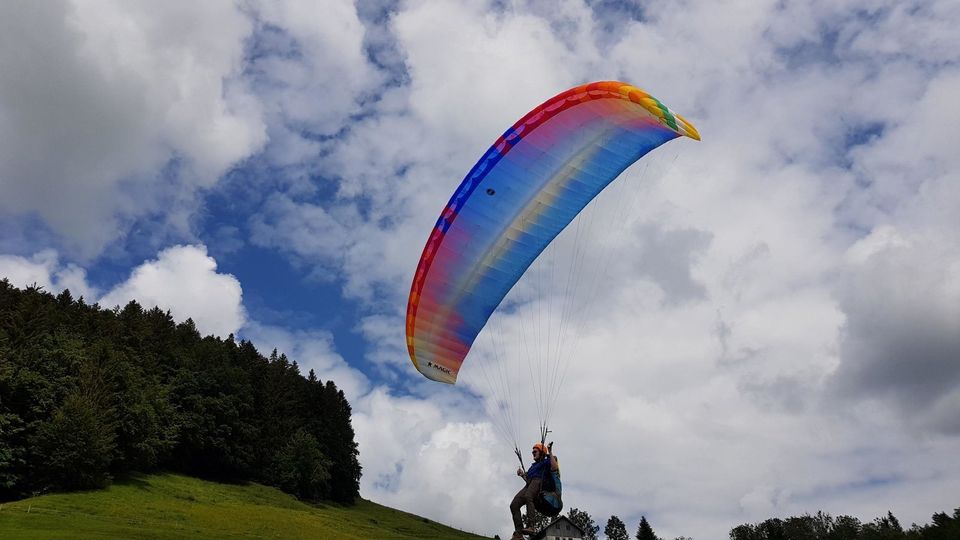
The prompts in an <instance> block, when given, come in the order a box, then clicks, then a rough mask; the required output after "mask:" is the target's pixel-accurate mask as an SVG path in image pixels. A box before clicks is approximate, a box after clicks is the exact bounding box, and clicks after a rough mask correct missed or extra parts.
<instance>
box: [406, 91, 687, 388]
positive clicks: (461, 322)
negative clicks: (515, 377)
mask: <svg viewBox="0 0 960 540" xmlns="http://www.w3.org/2000/svg"><path fill="white" fill-rule="evenodd" d="M680 136H687V137H690V138H692V139H696V140H700V134H699V133H697V130H696V129H695V128H694V127H693V125H691V124H690V123H689V122H687V121H686V120H684V119H683V118H682V117H681V116H680V115H678V114H675V113H674V112H672V111H671V110H670V109H668V108H667V107H666V106H665V105H664V104H662V103H660V101H659V100H657V99H656V98H654V97H653V96H651V95H649V94H647V93H646V92H644V91H643V90H640V89H639V88H636V87H634V86H631V85H629V84H626V83H622V82H616V81H606V82H595V83H590V84H585V85H583V86H577V87H575V88H571V89H570V90H567V91H566V92H563V93H561V94H559V95H557V96H555V97H553V98H551V99H549V100H547V101H546V102H545V103H543V104H542V105H540V106H539V107H537V108H535V109H533V110H532V111H530V112H529V113H527V114H526V115H525V116H524V117H523V118H521V119H520V120H519V121H518V122H517V123H515V124H514V125H513V126H511V127H510V129H508V130H507V131H506V132H505V133H504V134H503V135H502V136H501V137H500V138H499V139H497V140H496V142H494V143H493V146H491V147H490V149H489V150H487V152H486V153H484V155H483V156H482V157H481V158H480V160H479V161H478V162H477V164H476V165H474V166H473V168H472V169H471V170H470V172H469V173H467V175H466V177H465V178H464V179H463V182H462V183H461V184H460V187H458V188H457V190H456V191H455V192H454V194H453V196H452V197H451V198H450V202H448V203H447V205H446V207H444V209H443V212H442V213H441V214H440V218H439V219H438V220H437V223H436V225H435V226H434V228H433V230H432V231H431V233H430V237H429V239H428V240H427V244H426V246H425V247H424V248H423V255H422V256H421V258H420V263H419V265H418V266H417V271H416V274H415V275H414V278H413V285H412V287H411V290H410V300H409V303H408V305H407V324H406V330H407V349H408V351H409V353H410V359H411V360H412V361H413V364H414V365H415V366H416V367H417V369H418V370H419V371H420V373H422V374H424V375H425V376H426V377H428V378H430V379H433V380H435V381H440V382H445V383H454V382H456V380H457V374H458V373H459V371H460V367H461V365H462V364H463V360H464V358H466V356H467V353H468V352H469V351H470V347H471V346H472V345H473V342H474V340H475V339H476V338H477V335H478V334H479V333H480V331H481V330H482V329H483V326H484V325H485V324H486V322H487V320H488V319H489V318H490V315H491V314H492V313H493V311H494V310H495V309H496V308H497V306H498V305H499V304H500V302H501V301H502V300H503V298H504V296H506V294H507V293H508V292H509V291H510V289H511V288H512V287H513V285H514V284H515V283H516V282H517V281H518V280H519V279H520V277H521V276H522V275H523V273H524V272H525V271H526V270H527V268H528V267H529V266H530V265H531V264H532V263H533V261H534V260H535V259H536V258H537V256H538V255H539V254H540V253H541V252H542V251H543V250H544V249H545V248H546V247H547V245H548V244H549V243H550V242H551V241H552V240H553V239H554V238H555V237H556V236H557V235H558V234H559V233H560V232H561V231H562V230H563V229H564V228H565V227H566V226H567V225H568V224H569V223H570V222H571V221H572V220H573V219H574V218H575V217H576V216H577V214H578V213H579V212H580V211H581V210H583V208H584V207H585V206H586V205H587V204H588V203H589V202H590V201H591V200H593V198H594V197H596V196H597V194H599V193H600V192H601V191H602V190H603V189H604V188H605V187H606V186H607V185H608V184H610V182H612V181H613V180H614V179H615V178H616V177H617V176H619V175H620V173H621V172H623V170H624V169H626V168H627V167H629V166H630V165H631V164H633V163H634V162H635V161H637V160H638V159H640V158H641V157H643V156H644V155H645V154H647V153H648V152H650V151H651V150H653V149H654V148H656V147H658V146H660V145H661V144H663V143H665V142H667V141H669V140H672V139H675V138H677V137H680Z"/></svg>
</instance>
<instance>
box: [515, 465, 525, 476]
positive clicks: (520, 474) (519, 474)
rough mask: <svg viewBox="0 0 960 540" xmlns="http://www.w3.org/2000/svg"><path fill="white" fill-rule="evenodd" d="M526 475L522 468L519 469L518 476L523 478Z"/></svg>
mask: <svg viewBox="0 0 960 540" xmlns="http://www.w3.org/2000/svg"><path fill="white" fill-rule="evenodd" d="M525 474H526V473H525V472H524V471H523V469H522V468H521V467H517V476H523V475H525Z"/></svg>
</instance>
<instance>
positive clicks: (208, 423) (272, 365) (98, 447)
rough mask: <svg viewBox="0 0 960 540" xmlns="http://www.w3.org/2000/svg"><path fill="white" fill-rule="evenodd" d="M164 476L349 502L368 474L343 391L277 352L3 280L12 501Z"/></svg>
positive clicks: (1, 338) (4, 447)
mask: <svg viewBox="0 0 960 540" xmlns="http://www.w3.org/2000/svg"><path fill="white" fill-rule="evenodd" d="M155 470H166V471H173V472H182V473H185V474H190V475H195V476H201V477H205V478H210V479H215V480H221V481H248V480H249V481H257V482H261V483H264V484H267V485H272V486H276V487H279V488H280V489H282V490H284V491H286V492H288V493H291V494H294V495H296V496H297V497H300V498H303V499H309V500H331V501H335V502H339V503H345V504H350V503H352V502H353V501H354V499H355V498H356V497H357V496H358V491H359V482H360V474H361V469H360V463H359V461H358V450H357V444H356V442H355V440H354V431H353V427H352V425H351V409H350V404H349V403H348V402H347V399H346V398H345V396H344V394H343V391H342V390H339V389H338V388H337V386H336V384H334V382H333V381H326V382H324V381H321V380H319V379H318V378H317V377H316V375H315V374H314V373H313V371H312V370H311V371H310V372H309V373H308V374H307V376H303V374H301V372H300V368H299V367H298V365H297V362H296V361H291V360H289V359H288V358H287V357H286V356H285V355H283V354H280V355H278V354H277V351H276V350H274V351H273V353H272V354H271V355H270V356H269V357H265V356H264V355H262V354H260V352H258V351H257V349H256V348H255V347H254V346H253V345H252V344H251V343H250V342H249V341H244V340H241V341H239V342H238V341H237V340H236V339H235V338H234V336H233V335H231V336H229V337H227V338H226V339H221V338H218V337H213V336H205V337H204V336H201V335H200V333H199V332H198V331H197V328H196V326H195V325H194V323H193V321H192V320H190V319H188V320H186V321H185V322H182V323H179V324H177V323H176V322H175V321H174V320H173V318H172V317H171V316H170V313H169V312H165V311H162V310H160V309H158V308H153V309H150V310H145V309H143V308H142V307H141V306H140V305H139V304H137V303H136V302H130V303H129V304H127V305H126V306H124V307H123V308H122V309H120V308H114V309H104V308H102V307H100V306H99V305H96V304H94V305H88V304H86V303H84V301H83V298H80V299H77V300H75V299H74V298H73V297H72V296H71V294H70V292H69V291H64V292H62V293H60V294H59V295H57V296H54V295H52V294H50V293H48V292H45V291H43V290H42V289H41V288H39V287H29V288H27V289H24V290H21V289H17V288H15V287H13V286H12V285H11V284H10V283H9V282H8V281H7V280H6V279H3V280H0V501H6V500H14V499H19V498H23V497H25V496H31V495H36V494H40V493H44V492H48V491H70V490H80V489H91V488H100V487H104V486H106V485H107V484H109V482H110V481H111V480H112V479H113V478H114V477H115V476H117V475H123V474H127V473H129V472H133V471H140V472H149V471H155Z"/></svg>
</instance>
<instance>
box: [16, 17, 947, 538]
mask: <svg viewBox="0 0 960 540" xmlns="http://www.w3.org/2000/svg"><path fill="white" fill-rule="evenodd" d="M957 27H960V4H958V3H957V2H956V1H954V0H928V1H924V2H911V1H903V0H897V1H892V0H891V1H886V0H869V1H867V0H862V1H861V0H850V1H835V0H831V1H809V0H805V1H796V2H794V1H789V0H778V1H767V0H724V1H719V2H717V1H694V0H679V1H678V0H673V1H670V2H667V1H664V0H651V1H644V2H617V1H586V0H556V1H553V0H551V1H542V0H529V1H524V0H513V1H485V0H476V1H462V2H450V1H439V0H437V1H432V0H411V1H393V0H379V1H377V0H371V1H362V2H357V3H356V4H353V3H350V2H347V1H345V0H344V1H335V0H328V1H323V2H306V1H292V0H277V1H263V2H261V1H257V0H244V1H237V2H227V1H209V2H201V3H197V2H186V1H172V2H162V3H158V2H147V1H127V0H122V1H121V0H86V1H68V0H48V1H45V2H33V1H28V0H14V1H9V2H3V3H0V73H3V76H2V77H0V194H2V196H0V276H5V277H6V278H7V279H9V280H10V281H11V282H12V283H13V284H15V285H18V286H27V285H30V284H34V283H35V284H38V285H41V286H43V287H44V288H45V289H46V290H49V291H52V292H57V291H60V290H63V289H66V288H69V289H70V290H71V292H72V293H73V294H74V296H80V295H82V296H83V297H84V299H85V300H86V301H88V302H91V303H92V302H99V303H100V304H101V305H103V306H114V305H123V304H125V303H126V302H128V301H130V300H132V299H135V300H137V301H138V302H140V303H141V304H144V305H146V306H152V305H157V306H160V307H161V308H163V309H167V310H169V311H170V312H171V313H172V315H173V316H174V317H175V318H176V319H177V320H183V319H186V318H187V317H191V318H193V320H194V321H195V322H196V325H197V327H198V329H200V330H201V331H202V332H204V333H210V334H215V335H219V336H226V335H228V334H230V333H234V334H236V335H238V336H240V337H242V338H244V339H248V340H251V341H252V342H253V343H254V344H255V345H256V346H257V347H258V348H259V349H260V350H261V352H266V353H268V352H269V351H270V350H272V349H274V348H277V349H278V350H280V351H281V352H285V353H286V354H287V355H288V356H289V357H291V358H292V359H295V360H297V362H298V363H299V365H300V366H301V368H302V369H303V370H304V372H306V370H308V369H313V370H315V371H316V372H317V374H318V376H320V377H321V378H322V379H324V380H327V379H332V380H334V381H335V382H336V384H337V385H338V386H339V387H341V388H343V389H344V391H345V392H346V394H347V396H348V398H349V400H350V402H351V404H352V406H353V411H354V416H353V424H354V428H355V429H356V432H357V441H358V443H359V449H360V461H361V464H362V466H363V478H362V480H361V488H360V492H361V495H362V496H364V497H366V498H369V499H372V500H374V501H376V502H379V503H382V504H386V505H389V506H393V507H396V508H400V509H403V510H406V511H410V512H414V513H416V514H419V515H423V516H426V517H429V518H431V519H435V520H438V521H442V522H444V523H448V524H450V525H453V526H455V527H459V528H462V529H466V530H470V531H475V532H480V533H485V534H493V533H499V534H501V535H504V534H505V533H507V534H509V529H510V521H509V515H508V510H507V506H508V504H509V501H510V499H511V498H512V496H513V494H514V493H515V492H516V490H517V489H519V487H520V485H521V484H520V481H519V480H518V479H517V478H516V476H514V470H515V468H516V465H517V464H516V458H515V456H514V455H513V453H512V445H511V444H506V443H505V442H504V440H503V439H502V438H501V437H498V433H499V432H498V427H497V422H496V418H495V417H494V416H495V415H491V414H488V412H487V411H488V410H489V404H490V403H491V401H490V397H491V390H492V389H491V388H489V387H485V386H484V385H482V384H480V382H479V377H478V376H477V375H476V371H474V373H473V376H472V377H471V376H470V375H471V374H470V372H469V371H468V368H469V365H470V362H471V361H473V360H474V358H470V359H468V361H467V364H465V368H464V371H463V372H462V374H461V379H462V381H461V384H458V385H457V386H455V387H449V386H445V385H439V384H436V383H432V382H430V381H428V380H426V379H425V378H423V377H422V376H421V375H420V374H419V373H417V372H416V370H415V369H414V368H413V366H412V365H411V363H410V361H409V358H408V356H407V352H406V346H405V338H404V317H405V311H406V302H407V295H408V293H409V288H410V281H411V278H412V276H413V272H414V270H415V269H416V265H417V261H418V260H419V257H420V254H421V251H422V249H423V245H424V242H425V241H426V238H427V236H428V234H429V231H430V228H431V227H432V225H433V223H434V221H435V220H436V218H437V215H438V214H439V213H440V210H441V209H442V208H443V206H444V204H445V203H446V201H447V199H448V198H449V196H450V194H451V193H452V192H453V190H454V189H455V187H456V186H457V185H458V184H459V182H460V180H461V179H462V178H463V176H464V174H465V173H466V172H467V171H468V170H469V169H470V167H471V166H472V165H473V163H474V162H475V161H476V160H477V159H478V158H479V157H480V156H481V155H482V154H483V152H484V151H485V150H486V149H487V147H488V146H489V145H490V144H491V143H492V142H493V141H494V140H495V139H496V138H497V137H498V136H499V135H500V134H501V133H502V132H503V131H504V130H505V129H506V128H507V127H508V126H510V125H511V124H512V123H513V122H515V121H516V120H517V119H518V118H520V117H521V116H522V115H523V114H525V113H526V112H527V111H528V110H530V109H532V108H533V107H535V106H536V105H538V104H540V103H541V102H543V101H545V100H546V99H548V98H550V97H551V96H553V95H555V94H557V93H559V92H561V91H563V90H566V89H567V88H570V87H572V86H575V85H578V84H583V83H586V82H590V81H596V80H621V81H626V82H629V83H631V84H633V85H636V86H639V87H641V88H643V89H645V90H646V91H648V92H650V93H651V94H653V95H655V96H656V97H657V98H659V99H660V100H661V101H663V102H664V103H666V104H667V105H668V106H669V107H670V108H671V109H672V110H674V111H676V112H679V113H680V114H682V115H683V116H684V117H685V118H687V119H688V120H690V121H691V122H692V123H693V124H694V125H695V126H696V127H697V128H698V130H699V131H700V133H701V135H702V138H703V140H702V141H701V142H695V141H692V140H689V139H684V140H677V141H674V142H671V143H668V144H667V145H665V146H664V147H663V148H661V149H658V150H657V151H655V152H654V153H651V154H650V155H649V156H647V157H646V158H644V159H643V160H641V162H639V163H638V164H637V165H636V166H634V167H633V168H631V169H629V170H628V171H627V172H626V173H624V175H623V176H624V177H623V178H621V179H620V180H618V182H620V184H619V186H620V187H619V189H620V191H619V192H617V193H614V194H610V195H609V196H607V195H604V196H601V198H600V199H598V201H597V203H596V205H594V208H592V209H591V210H590V211H591V212H593V213H594V214H596V215H599V216H604V215H608V214H610V212H609V210H610V209H611V208H614V207H615V206H616V204H617V203H618V202H619V201H622V200H630V201H631V203H630V204H629V205H628V206H627V207H626V209H625V210H624V214H622V215H623V216H624V218H623V220H622V221H619V222H617V226H615V227H612V228H609V227H608V228H602V227H601V228H598V230H596V231H593V232H592V236H590V237H589V238H591V240H590V241H585V245H588V246H590V250H591V251H589V253H588V260H589V262H590V266H591V268H595V269H596V268H602V269H603V272H602V273H598V272H594V273H593V274H590V275H593V276H594V279H596V280H598V281H599V282H600V283H601V286H600V287H598V288H596V289H591V288H590V286H589V285H588V286H585V287H586V288H583V289H581V290H582V291H584V292H582V293H581V295H580V296H577V297H576V298H577V300H576V301H577V302H582V303H578V304H576V306H577V312H578V314H579V317H578V319H577V320H578V324H576V325H571V326H569V327H568V329H567V330H565V331H566V332H568V336H569V338H570V339H571V340H572V341H573V342H576V343H577V346H576V347H575V348H574V349H573V350H571V351H570V352H569V358H570V359H569V363H568V364H567V365H568V369H569V372H568V373H567V376H566V377H565V378H564V380H563V385H562V387H561V389H560V394H559V397H558V399H557V405H556V410H555V413H554V416H553V420H552V429H553V433H552V434H551V437H552V438H553V439H554V440H555V441H556V449H557V454H558V455H559V456H560V458H561V463H562V471H563V479H564V502H565V504H566V506H567V507H568V508H569V507H577V508H580V509H584V510H587V511H588V512H590V513H591V514H592V515H593V517H594V519H595V521H597V522H598V523H600V524H601V528H602V525H603V523H605V522H606V519H607V518H608V517H609V516H610V515H612V514H615V515H618V516H619V517H621V518H622V519H623V520H624V521H625V522H626V523H627V526H628V529H630V530H631V532H633V531H635V530H636V526H637V523H638V522H639V519H640V516H641V515H644V516H646V517H647V519H648V520H649V521H650V523H651V524H652V525H653V527H654V529H655V530H656V531H657V533H658V534H659V535H661V536H663V537H667V538H674V537H676V536H680V535H686V536H692V537H693V538H696V539H697V540H707V539H711V538H725V537H726V536H727V533H728V531H729V530H730V528H732V527H734V526H736V525H738V524H740V523H744V522H752V521H758V520H762V519H766V518H768V517H775V516H779V517H786V516H790V515H799V514H802V513H804V512H816V511H817V510H823V511H826V512H829V513H832V514H835V515H836V514H849V515H854V516H857V517H859V518H861V519H865V520H870V519H872V518H874V517H877V516H880V515H884V514H885V513H886V512H887V511H888V510H889V511H892V512H893V513H894V514H895V515H896V516H897V517H898V518H900V520H901V521H902V522H904V523H905V524H909V523H911V522H917V523H924V522H927V521H929V518H930V515H931V514H932V513H933V512H938V511H945V510H946V511H949V510H952V509H953V508H955V507H957V506H958V505H960V501H958V499H957V494H958V493H960V461H958V460H957V459H956V456H957V455H960V235H957V234H956V231H957V228H958V225H960V219H958V217H957V216H958V215H960V173H958V171H960V152H957V142H956V141H957V138H956V135H955V134H954V133H953V132H954V130H955V129H956V126H957V125H958V124H960V103H958V102H957V100H956V96H957V95H960V33H958V32H956V28H957ZM617 186H618V184H616V183H615V185H611V189H612V188H614V187H617ZM623 194H629V195H630V197H629V198H626V197H623V196H622V195H623ZM611 229H613V230H614V232H615V233H616V234H612V233H611V234H607V231H609V230H611ZM561 241H566V242H570V240H569V239H567V240H563V238H561V239H558V242H561ZM558 245H559V246H561V247H560V248H558V251H557V255H556V259H558V260H563V258H564V256H565V255H564V253H566V252H564V251H562V249H561V248H562V246H563V244H558ZM549 268H552V266H549V265H548V261H546V260H544V261H541V262H538V263H537V265H535V268H534V269H533V272H532V275H535V274H537V273H538V272H540V273H541V274H542V273H543V272H544V269H549ZM538 269H539V270H538ZM598 275H599V276H600V277H599V278H597V277H596V276H598ZM588 282H589V280H588ZM534 285H535V283H534V282H521V283H520V284H519V285H518V288H517V290H516V294H515V298H514V300H513V301H512V306H513V307H512V308H511V310H509V311H507V312H505V313H504V314H503V316H502V317H500V318H498V319H497V320H498V321H500V323H499V324H498V326H497V328H496V329H492V330H491V329H490V328H488V330H490V333H491V334H495V335H494V336H493V337H492V338H491V343H494V342H495V341H496V339H497V337H498V336H499V337H500V339H502V341H503V343H507V345H501V347H508V348H513V347H514V346H515V345H514V344H515V343H516V342H514V341H513V339H514V338H516V339H520V340H522V339H523V338H522V337H519V335H520V334H522V333H523V329H522V328H520V326H521V325H518V324H517V320H518V319H517V317H516V314H517V313H520V312H523V311H525V310H526V311H531V310H540V311H542V310H545V311H546V312H547V313H548V314H549V313H551V310H552V309H555V306H554V305H553V304H550V303H549V302H548V300H549V298H552V296H551V295H543V294H534V293H533V289H534V288H535V287H534ZM597 291H599V292H597ZM504 336H506V337H504ZM481 337H483V335H482V336H481ZM478 343H480V342H479V341H478ZM495 350H497V349H496V346H495V345H490V346H488V348H486V349H483V347H482V346H480V345H478V351H479V352H478V353H477V354H475V355H474V356H476V357H477V358H476V360H477V363H478V364H479V362H481V361H483V357H484V356H490V354H491V353H490V351H495ZM484 351H486V352H484ZM513 352H514V353H515V354H517V355H518V356H522V354H520V353H518V352H517V351H513ZM518 361H519V360H518ZM519 384H520V387H521V388H523V384H524V383H522V382H519ZM527 384H529V383H527ZM517 411H518V412H520V413H521V414H522V415H526V416H529V414H528V413H529V407H528V406H527V405H524V402H523V400H522V398H518V401H517ZM523 422H527V423H525V424H523V425H524V427H523V428H522V431H521V432H520V444H521V445H527V444H531V443H532V442H533V441H534V440H535V439H537V438H538V435H537V431H536V422H535V420H534V421H532V422H531V421H530V420H524V421H523ZM526 441H529V443H528V442H526ZM521 448H526V447H525V446H521ZM524 453H526V451H525V452H524Z"/></svg>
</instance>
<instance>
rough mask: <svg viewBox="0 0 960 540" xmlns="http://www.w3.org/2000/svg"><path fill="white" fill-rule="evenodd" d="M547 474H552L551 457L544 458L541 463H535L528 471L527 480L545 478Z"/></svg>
mask: <svg viewBox="0 0 960 540" xmlns="http://www.w3.org/2000/svg"><path fill="white" fill-rule="evenodd" d="M547 474H550V457H549V456H547V457H544V458H543V459H541V460H540V461H534V462H533V464H532V465H530V468H529V469H527V478H530V479H533V478H543V477H544V476H546V475H547Z"/></svg>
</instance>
